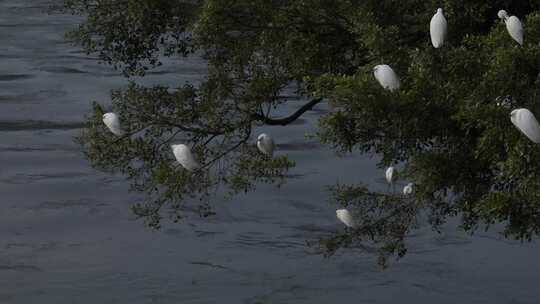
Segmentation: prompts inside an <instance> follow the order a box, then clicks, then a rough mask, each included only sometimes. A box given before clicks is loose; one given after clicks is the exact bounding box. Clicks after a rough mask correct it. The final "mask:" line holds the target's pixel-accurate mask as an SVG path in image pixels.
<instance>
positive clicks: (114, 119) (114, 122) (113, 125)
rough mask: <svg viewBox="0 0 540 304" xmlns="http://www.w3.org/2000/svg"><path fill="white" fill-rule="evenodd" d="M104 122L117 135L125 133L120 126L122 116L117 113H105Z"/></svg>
mask: <svg viewBox="0 0 540 304" xmlns="http://www.w3.org/2000/svg"><path fill="white" fill-rule="evenodd" d="M103 123H104V124H105V126H106V127H107V128H108V129H109V130H110V131H111V132H112V133H113V134H114V135H116V136H122V135H124V131H123V130H122V127H121V126H120V118H118V115H116V114H115V113H112V112H111V113H105V114H103Z"/></svg>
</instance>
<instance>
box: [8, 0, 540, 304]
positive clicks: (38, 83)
mask: <svg viewBox="0 0 540 304" xmlns="http://www.w3.org/2000/svg"><path fill="white" fill-rule="evenodd" d="M46 2H47V1H39V0H0V41H1V42H2V43H1V44H0V303H55V304H57V303H332V302H335V301H339V300H344V301H345V300H348V301H351V300H352V301H354V303H392V302H394V301H399V302H400V303H509V304H510V303H512V304H515V303H538V301H539V299H540V290H539V289H538V287H537V285H538V283H537V281H538V279H539V278H540V264H539V263H538V258H537V257H538V256H539V254H540V246H539V245H538V243H530V244H528V243H527V244H521V243H519V242H512V241H508V240H505V239H503V238H501V237H500V236H498V235H497V234H496V233H495V232H490V233H480V234H478V235H476V236H474V237H469V236H466V235H464V234H462V233H459V232H456V230H455V226H453V225H449V226H448V227H446V230H445V231H444V232H443V233H442V234H440V235H437V234H434V233H432V232H431V231H430V230H429V229H428V228H424V229H421V230H419V231H418V232H417V233H415V234H414V235H413V236H411V238H410V241H409V246H410V251H409V254H408V255H407V257H406V258H405V259H404V260H402V261H400V262H399V263H395V264H393V265H392V266H391V267H390V268H389V269H388V270H386V271H384V272H381V271H379V270H378V269H377V267H376V263H375V260H374V257H373V256H370V255H364V254H360V253H359V252H357V251H354V250H352V251H350V252H346V253H340V254H338V255H337V256H336V257H334V258H332V259H323V258H322V257H320V256H318V255H314V254H312V253H310V252H309V250H308V249H307V247H306V246H305V241H306V240H308V239H313V238H316V237H317V236H318V235H320V234H324V233H326V232H328V231H333V230H337V229H342V225H340V223H338V222H337V220H336V218H335V209H334V208H333V207H332V206H331V205H329V204H328V203H327V197H328V194H327V193H326V191H325V188H324V187H325V185H328V184H332V183H334V182H336V181H350V182H358V181H363V182H370V183H372V184H373V185H374V186H377V184H378V183H379V181H380V180H381V178H380V176H382V175H383V172H382V170H378V169H377V168H376V167H375V162H376V159H370V158H367V157H358V156H356V157H346V158H341V159H337V158H335V155H334V154H333V152H331V151H329V150H327V149H325V148H323V147H321V146H319V145H317V144H316V143H313V142H310V141H309V140H306V139H305V138H304V134H305V132H306V131H309V130H313V128H312V127H313V126H314V125H315V124H316V118H317V115H318V114H319V113H320V111H324V107H322V106H321V107H319V108H317V109H316V110H317V111H312V112H309V113H307V114H306V115H305V117H303V120H301V121H300V123H297V124H294V125H293V126H291V127H288V128H287V129H284V128H279V127H272V128H266V129H265V131H267V132H269V133H271V134H272V135H273V136H274V137H275V138H276V139H277V141H278V142H279V144H280V145H279V152H278V153H287V154H288V155H290V156H291V158H292V159H293V160H295V161H296V162H297V168H295V169H294V170H293V172H291V173H292V174H293V175H294V176H295V178H293V179H291V180H290V181H289V182H288V183H287V184H286V185H285V186H283V187H282V188H280V189H277V188H274V187H269V186H260V187H259V188H258V189H257V191H256V192H254V193H251V194H249V195H245V196H239V197H237V198H235V199H234V200H233V201H230V202H227V201H220V200H219V199H217V202H216V204H217V212H218V215H217V216H216V217H214V218H211V219H210V220H202V219H200V218H199V217H198V216H196V215H192V216H191V217H189V218H188V219H186V220H185V221H184V222H182V223H180V224H176V225H175V224H168V225H165V226H164V228H163V229H162V230H161V231H152V230H149V229H147V228H145V227H144V225H143V224H142V223H141V222H139V221H135V219H134V218H133V215H132V214H131V213H130V211H129V210H128V206H129V204H130V203H132V202H135V201H136V200H137V199H138V197H137V195H135V194H132V193H131V194H130V193H129V192H128V186H127V184H126V182H125V181H124V179H123V178H122V177H120V176H116V177H115V176H110V175H106V174H103V173H100V172H97V171H95V170H93V169H91V168H90V167H89V165H88V163H87V161H85V160H84V159H83V157H82V155H81V153H80V151H79V147H78V146H77V145H76V144H75V143H73V136H75V135H77V134H78V132H79V128H80V127H81V125H82V121H83V116H84V115H85V114H86V113H88V111H89V109H90V102H91V101H92V100H99V101H107V100H108V99H109V90H111V89H114V88H121V87H123V86H125V85H126V80H125V79H124V78H122V77H121V76H119V75H118V73H116V72H115V71H112V70H111V69H109V68H108V67H107V66H103V65H99V64H98V62H97V61H96V60H95V58H92V57H90V56H86V55H85V54H84V53H83V52H81V51H80V50H79V49H78V48H76V47H72V46H70V45H69V44H66V43H65V42H64V40H63V33H64V32H65V31H66V30H68V29H70V28H72V27H73V26H74V25H75V24H76V23H77V22H78V19H77V18H73V17H67V16H58V15H47V14H45V13H44V10H45V9H46ZM204 72H205V69H204V64H203V62H202V61H201V60H199V59H197V58H192V59H183V60H178V61H170V62H167V63H166V64H165V67H164V68H163V69H161V70H160V71H158V72H156V73H153V74H151V75H149V77H147V78H146V79H145V80H144V82H145V83H152V82H154V83H165V84H171V85H175V84H182V83H184V82H185V81H188V80H189V81H197V80H198V79H201V77H203V75H204ZM294 106H295V105H294V104H293V105H291V108H290V109H285V111H287V110H289V111H291V110H292V109H293V107H294Z"/></svg>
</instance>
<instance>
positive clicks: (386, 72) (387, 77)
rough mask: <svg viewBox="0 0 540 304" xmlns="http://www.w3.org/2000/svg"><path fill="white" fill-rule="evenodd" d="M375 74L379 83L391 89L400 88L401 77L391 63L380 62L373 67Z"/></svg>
mask: <svg viewBox="0 0 540 304" xmlns="http://www.w3.org/2000/svg"><path fill="white" fill-rule="evenodd" d="M373 75H375V79H377V81H378V82H379V84H380V85H381V86H382V87H383V88H385V89H387V90H390V91H394V90H397V89H399V86H400V83H399V78H398V76H397V75H396V73H395V72H394V70H392V68H391V67H390V66H389V65H386V64H379V65H377V66H375V67H374V68H373Z"/></svg>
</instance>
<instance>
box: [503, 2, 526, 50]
mask: <svg viewBox="0 0 540 304" xmlns="http://www.w3.org/2000/svg"><path fill="white" fill-rule="evenodd" d="M497 16H499V18H501V19H502V20H504V23H506V29H507V30H508V34H510V37H512V39H514V40H515V41H517V43H519V44H520V45H523V25H522V24H521V21H520V20H519V18H518V17H516V16H508V13H507V12H506V11H505V10H500V11H499V12H498V13H497Z"/></svg>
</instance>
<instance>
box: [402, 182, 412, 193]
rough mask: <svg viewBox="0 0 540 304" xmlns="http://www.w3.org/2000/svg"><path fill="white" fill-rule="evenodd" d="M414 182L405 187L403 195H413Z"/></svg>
mask: <svg viewBox="0 0 540 304" xmlns="http://www.w3.org/2000/svg"><path fill="white" fill-rule="evenodd" d="M413 186H414V184H413V183H408V184H407V185H406V186H405V187H403V195H411V194H412V193H413Z"/></svg>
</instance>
